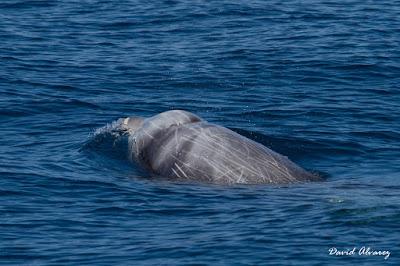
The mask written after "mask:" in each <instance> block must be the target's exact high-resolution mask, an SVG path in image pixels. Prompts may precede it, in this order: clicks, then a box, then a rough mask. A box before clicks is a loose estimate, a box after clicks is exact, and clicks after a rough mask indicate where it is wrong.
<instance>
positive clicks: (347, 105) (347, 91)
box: [0, 0, 400, 265]
mask: <svg viewBox="0 0 400 266" xmlns="http://www.w3.org/2000/svg"><path fill="white" fill-rule="evenodd" d="M0 93H1V94H0V122H1V123H0V135H1V137H0V151H1V152H0V176H1V179H0V262H1V263H4V264H7V265H48V264H51V265H85V264H99V265H137V264H139V265H190V264H192V265H195V264H209V265H354V264H357V265H359V264H360V265H383V264H385V265H386V264H391V265H399V263H400V261H399V256H400V255H399V252H400V244H399V239H400V231H399V228H400V227H399V224H400V199H399V191H400V181H399V178H400V150H399V147H400V145H399V143H400V2H399V1H361V0H355V1H322V0H321V1H312V0H309V1H212V2H211V1H100V0H91V1H67V0H58V1H56V0H52V1H44V0H42V1H15V0H13V1H9V0H3V1H1V2H0ZM176 108H178V109H185V110H188V111H191V112H194V113H196V114H198V115H200V116H202V117H203V118H204V119H207V120H209V121H211V122H215V123H218V124H220V125H224V126H227V127H230V128H232V129H235V130H236V131H238V132H240V133H241V134H244V135H246V136H248V137H250V138H252V139H255V140H257V141H259V142H261V143H263V144H265V145H267V146H269V147H271V148H273V149H274V150H276V151H278V152H280V153H283V154H285V155H287V156H289V158H291V159H292V160H293V161H295V162H297V163H298V164H300V165H302V166H303V167H305V168H307V169H310V170H314V171H319V172H321V173H323V174H324V175H325V176H326V178H327V179H326V181H325V182H321V183H311V184H302V185H293V186H288V187H269V186H233V187H224V186H216V185H209V184H198V183H180V182H176V181H168V180H149V179H148V178H146V175H145V174H143V173H141V172H140V171H139V170H138V169H137V168H135V166H132V165H130V164H129V163H128V162H126V161H121V160H119V159H117V158H114V157H110V156H108V155H107V154H106V153H104V152H98V151H97V150H96V148H93V147H92V148H90V149H85V148H83V147H85V143H87V142H90V140H91V135H92V134H93V132H94V131H95V130H96V129H97V128H100V127H102V126H104V125H106V124H107V123H110V122H112V121H113V120H115V119H117V118H119V117H124V116H127V115H143V116H149V115H154V114H156V113H159V112H161V111H166V110H169V109H176ZM362 246H367V247H368V246H369V247H371V248H373V249H375V250H390V251H391V256H390V257H389V259H388V260H384V258H383V257H382V256H374V257H373V256H352V257H334V256H329V255H328V249H329V248H330V247H337V248H338V249H347V248H352V247H358V248H360V247H362Z"/></svg>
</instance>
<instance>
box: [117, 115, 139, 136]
mask: <svg viewBox="0 0 400 266" xmlns="http://www.w3.org/2000/svg"><path fill="white" fill-rule="evenodd" d="M119 122H120V126H121V128H122V129H124V130H127V131H129V132H135V131H137V130H138V129H139V128H140V127H141V126H142V125H143V123H144V119H143V118H142V117H139V116H131V117H126V118H121V119H119Z"/></svg>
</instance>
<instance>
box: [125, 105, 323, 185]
mask: <svg viewBox="0 0 400 266" xmlns="http://www.w3.org/2000/svg"><path fill="white" fill-rule="evenodd" d="M118 124H119V127H120V129H121V130H122V132H123V135H124V136H125V137H126V138H127V142H125V143H126V144H127V145H128V150H127V151H128V157H129V160H131V161H133V162H135V163H137V164H139V165H140V166H141V167H142V168H145V169H147V170H148V171H150V172H151V173H152V174H154V175H157V176H162V177H167V178H175V179H185V180H199V181H205V182H211V183H220V184H236V183H244V184H262V183H265V184H289V183H295V182H305V181H318V180H320V177H319V176H318V175H314V174H312V173H310V172H307V171H306V170H304V169H302V168H301V167H299V166H298V165H296V164H295V163H293V162H292V161H290V160H289V159H288V158H287V157H286V156H283V155H280V154H278V153H276V152H274V151H272V150H270V149H269V148H267V147H265V146H263V145H261V144H260V143H257V142H255V141H253V140H250V139H248V138H246V137H244V136H242V135H240V134H238V133H236V132H234V131H232V130H230V129H227V128H225V127H222V126H218V125H215V124H211V123H208V122H207V121H204V120H203V119H201V118H200V117H198V116H196V115H194V114H192V113H189V112H187V111H182V110H172V111H167V112H163V113H160V114H158V115H155V116H153V117H150V118H141V117H128V118H121V119H119V120H118Z"/></svg>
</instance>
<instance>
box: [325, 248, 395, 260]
mask: <svg viewBox="0 0 400 266" xmlns="http://www.w3.org/2000/svg"><path fill="white" fill-rule="evenodd" d="M328 251H329V255H331V256H357V255H358V256H384V259H385V260H387V259H388V258H389V257H390V251H389V250H374V249H372V248H371V247H365V246H362V247H361V248H358V247H353V248H352V249H350V248H349V249H342V250H340V249H337V248H336V247H331V248H330V249H329V250H328Z"/></svg>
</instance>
